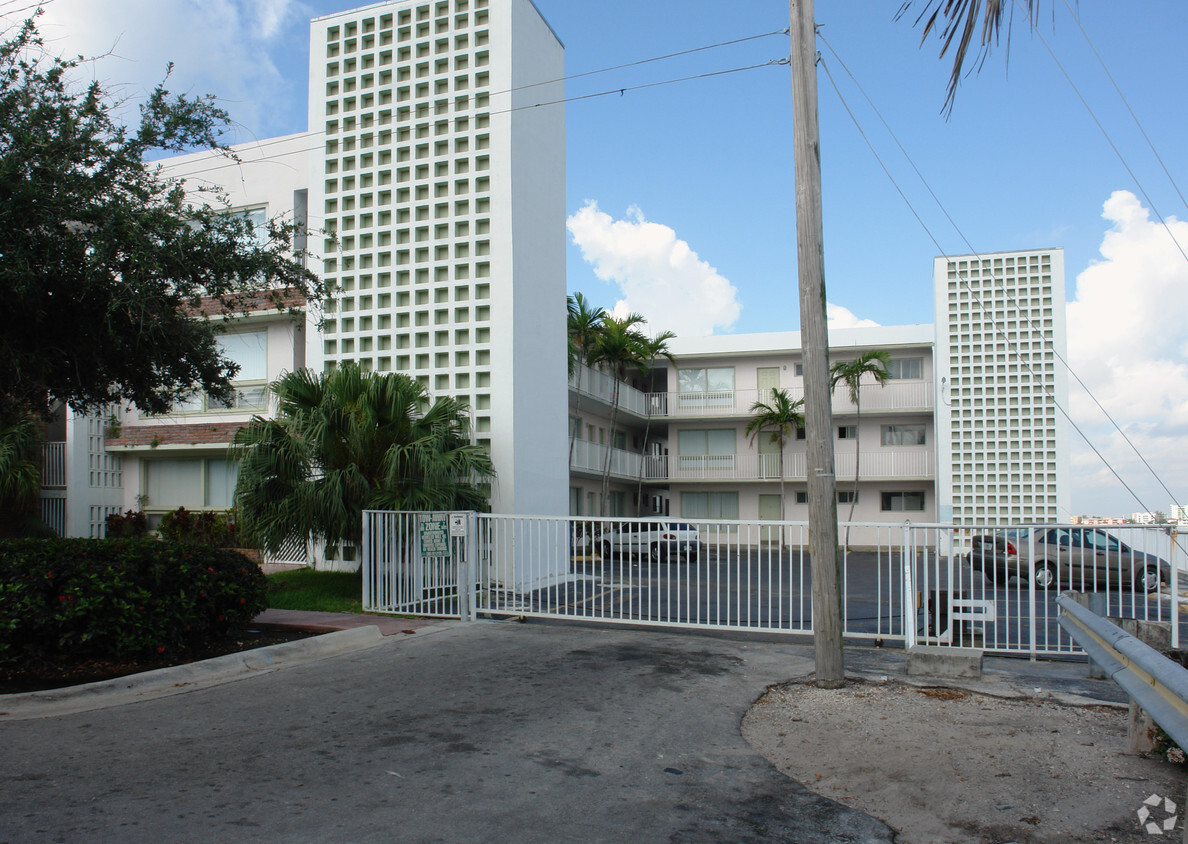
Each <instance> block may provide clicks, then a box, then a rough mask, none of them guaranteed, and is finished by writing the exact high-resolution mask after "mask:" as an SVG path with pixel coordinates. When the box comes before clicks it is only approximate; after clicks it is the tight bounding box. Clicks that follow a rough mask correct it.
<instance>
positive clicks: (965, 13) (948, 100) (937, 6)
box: [895, 0, 1040, 115]
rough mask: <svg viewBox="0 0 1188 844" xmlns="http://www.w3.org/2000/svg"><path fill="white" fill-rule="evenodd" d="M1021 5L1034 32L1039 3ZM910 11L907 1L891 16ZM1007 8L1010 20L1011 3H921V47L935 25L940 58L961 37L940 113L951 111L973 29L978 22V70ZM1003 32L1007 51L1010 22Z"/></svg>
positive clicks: (965, 0) (996, 0) (997, 0)
mask: <svg viewBox="0 0 1188 844" xmlns="http://www.w3.org/2000/svg"><path fill="white" fill-rule="evenodd" d="M1025 2H1026V5H1027V23H1028V25H1029V26H1030V27H1031V28H1033V29H1034V28H1035V27H1036V25H1037V24H1038V23H1039V7H1040V4H1039V0H1025ZM983 6H984V7H985V8H984V9H983ZM910 7H911V0H907V2H905V3H903V5H902V6H900V9H899V11H898V12H897V13H896V15H895V17H896V19H898V18H900V17H901V16H902V15H903V14H904V13H905V12H906V11H907V10H908V9H909V8H910ZM1007 7H1009V8H1010V9H1011V14H1012V17H1013V15H1014V10H1015V4H1014V3H1012V2H1011V0H958V2H954V0H924V10H923V11H922V12H920V14H919V16H918V17H917V18H916V24H920V23H921V22H923V24H924V34H923V35H922V36H920V43H921V44H923V43H924V42H925V41H926V40H927V39H928V35H929V33H930V32H932V31H933V30H934V29H936V28H937V24H938V22H939V23H940V30H939V32H938V37H939V38H940V40H941V51H940V55H941V57H942V58H943V57H944V55H945V53H947V52H948V50H949V47H951V46H952V45H953V40H954V39H955V38H956V37H957V34H958V32H960V33H961V39H960V40H959V41H958V42H957V48H956V49H955V50H954V51H953V69H952V71H951V72H950V74H949V87H948V91H947V94H946V96H945V104H944V109H943V110H944V113H945V114H946V115H948V114H950V113H951V112H952V110H953V103H954V101H955V100H956V98H957V84H958V83H959V82H960V81H961V69H962V67H963V66H964V65H965V56H966V53H967V52H968V50H969V45H970V44H971V43H972V41H973V34H974V30H975V29H977V26H978V22H979V21H981V25H982V35H981V39H980V45H979V52H980V53H981V58H980V60H979V61H978V65H977V66H978V68H981V66H982V63H983V62H984V61H985V60H986V58H987V56H989V55H990V50H991V48H992V47H993V46H994V45H995V44H997V43H998V35H999V32H1000V31H1001V30H1002V20H1003V12H1004V11H1005V9H1006V8H1007ZM1007 30H1008V33H1007V50H1008V51H1009V50H1010V21H1008V22H1007Z"/></svg>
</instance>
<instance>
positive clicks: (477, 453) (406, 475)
mask: <svg viewBox="0 0 1188 844" xmlns="http://www.w3.org/2000/svg"><path fill="white" fill-rule="evenodd" d="M270 389H271V390H272V392H273V393H275V394H276V396H277V399H278V407H277V416H276V418H275V419H264V418H263V417H260V416H255V417H253V418H252V420H251V421H250V422H249V423H248V424H247V425H246V426H245V427H243V428H241V429H240V430H239V432H238V433H237V434H236V435H235V445H234V450H235V453H236V455H237V456H238V458H239V460H240V465H239V483H238V485H237V487H236V490H235V503H236V507H237V508H238V510H239V518H240V523H241V524H240V527H241V529H242V530H244V531H245V533H246V535H247V536H248V537H249V538H251V539H253V540H255V541H256V542H258V543H259V544H260V545H261V547H263V548H264V549H265V550H267V551H271V552H276V551H278V550H279V549H280V547H281V546H282V545H283V544H284V543H285V542H286V541H287V540H290V539H294V538H297V539H302V540H304V539H305V538H306V536H307V535H312V537H313V538H315V539H321V540H325V541H326V543H327V544H328V545H335V544H337V543H347V544H354V545H355V546H356V547H357V546H358V544H359V543H360V542H361V541H362V512H363V510H365V509H381V510H485V509H487V508H488V506H489V504H488V486H489V484H490V482H491V481H492V480H494V477H495V469H494V466H493V464H492V463H491V458H490V455H488V454H487V452H486V450H485V449H484V448H482V447H481V446H478V445H475V444H473V443H472V442H471V440H470V416H469V412H468V408H467V405H466V402H464V401H462V400H460V399H456V398H439V399H438V400H437V401H435V402H433V404H432V405H430V404H429V395H428V393H427V392H426V390H425V388H424V387H422V386H421V385H420V384H418V383H417V382H416V381H413V380H412V379H411V378H408V377H407V376H405V375H400V374H397V373H384V374H380V373H373V372H365V371H363V370H362V369H360V368H359V367H358V366H356V365H354V364H347V365H344V366H342V367H341V368H339V369H336V370H333V371H331V372H325V373H315V372H313V371H311V370H308V369H300V370H296V371H294V372H290V373H288V374H286V375H284V376H282V377H281V378H280V379H279V380H278V381H276V382H275V383H273V384H272V385H271V386H270Z"/></svg>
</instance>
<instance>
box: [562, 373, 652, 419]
mask: <svg viewBox="0 0 1188 844" xmlns="http://www.w3.org/2000/svg"><path fill="white" fill-rule="evenodd" d="M579 373H580V377H581V386H580V389H579V386H578V377H579ZM616 385H617V386H618V389H619V410H624V411H627V412H629V413H634V414H635V415H637V416H645V415H647V409H646V408H647V404H648V402H647V397H646V396H645V395H644V393H642V392H640V391H639V390H637V389H635V388H634V387H632V386H631V385H629V384H624V383H623V382H622V381H619V380H618V379H617V378H614V377H613V376H611V375H608V374H607V373H605V372H602V371H601V370H598V369H594V368H593V367H589V366H586V365H585V364H579V366H578V368H577V370H575V371H574V374H573V375H571V376H569V386H570V388H571V389H574V390H577V391H578V392H579V393H581V394H582V395H587V396H591V397H593V398H596V399H599V400H600V401H604V402H606V403H607V404H611V403H613V401H614V397H615V387H616Z"/></svg>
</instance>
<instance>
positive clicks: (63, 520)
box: [46, 0, 566, 536]
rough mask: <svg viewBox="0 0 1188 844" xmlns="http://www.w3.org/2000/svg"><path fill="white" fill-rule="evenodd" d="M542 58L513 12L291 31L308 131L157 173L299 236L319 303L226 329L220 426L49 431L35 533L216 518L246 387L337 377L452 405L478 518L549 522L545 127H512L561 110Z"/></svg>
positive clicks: (560, 412)
mask: <svg viewBox="0 0 1188 844" xmlns="http://www.w3.org/2000/svg"><path fill="white" fill-rule="evenodd" d="M563 57H564V50H563V47H562V45H561V43H560V41H559V40H558V38H557V37H556V35H555V34H554V33H553V31H552V30H551V29H550V28H549V26H548V24H547V23H546V22H545V21H544V19H543V18H542V17H541V16H540V14H539V12H538V11H537V9H536V7H535V6H534V5H533V4H532V2H531V0H435V2H425V0H419V2H418V0H393V1H392V2H382V3H376V4H373V5H369V6H366V7H363V8H359V9H353V10H350V11H346V12H342V13H338V14H333V15H327V16H324V17H320V18H315V19H314V20H312V21H311V23H310V72H309V79H310V87H309V90H310V97H309V131H307V132H305V133H300V134H296V135H292V136H288V137H283V138H274V139H267V140H263V141H259V142H256V143H250V144H243V145H239V146H237V147H236V148H235V150H234V151H235V153H236V155H237V157H238V161H234V160H230V159H228V158H226V157H223V156H220V155H214V154H211V153H208V152H203V153H196V154H192V155H185V156H178V157H175V158H171V159H168V160H167V161H165V162H162V167H163V170H164V174H165V175H167V176H184V177H186V178H187V180H188V183H189V185H190V186H191V187H192V188H197V187H198V186H200V185H217V186H218V187H219V188H220V189H221V191H222V192H223V193H225V194H226V195H227V196H228V197H229V202H230V207H229V209H228V210H229V212H230V213H244V214H248V215H250V216H252V217H253V218H258V219H259V220H260V222H261V223H263V221H264V220H266V219H267V218H270V217H273V216H276V215H278V214H281V215H285V216H286V217H289V218H291V219H296V220H297V221H298V222H301V223H308V225H309V231H310V235H309V240H308V243H300V244H298V245H299V246H306V245H307V246H308V247H309V249H310V251H311V253H312V256H313V257H312V260H313V262H314V263H313V268H314V269H315V270H316V271H319V272H320V273H321V274H322V275H323V277H324V279H325V280H326V281H328V282H331V283H332V284H333V285H334V286H335V287H336V288H337V291H338V292H337V294H336V295H335V296H334V298H332V299H331V300H329V301H327V302H325V303H310V305H309V307H308V310H307V316H306V321H305V322H304V323H301V322H296V323H295V322H294V321H293V320H292V319H291V317H289V315H288V314H284V313H279V312H276V311H260V312H258V313H255V314H253V315H252V316H251V317H249V318H247V319H246V320H242V321H239V320H237V321H236V323H235V325H234V326H233V327H231V328H229V329H228V333H227V334H226V335H225V336H224V345H225V348H226V349H227V350H228V352H229V353H231V354H232V355H233V356H234V357H235V358H236V360H237V361H238V362H239V363H240V364H241V366H243V369H242V371H241V373H240V376H239V377H240V381H241V383H237V384H236V386H237V388H238V390H239V392H238V393H237V400H236V402H235V405H234V406H233V407H232V408H221V407H217V406H215V405H214V404H213V403H209V402H207V401H206V400H205V399H204V398H203V397H198V398H197V399H195V401H194V402H191V403H188V404H187V405H186V406H184V407H178V408H177V410H176V412H174V413H171V414H169V415H168V416H166V417H158V418H141V416H140V415H139V414H138V413H137V412H136V411H135V409H133V410H132V411H131V412H129V413H128V414H126V415H124V414H122V413H121V414H120V415H122V416H124V418H122V419H121V420H120V424H119V425H118V426H111V425H106V424H104V423H103V422H95V423H88V422H87V421H86V420H84V419H79V420H73V421H72V422H71V424H70V425H65V424H63V425H60V426H59V427H60V428H62V429H63V430H62V433H61V434H60V435H55V436H60V437H61V439H60V440H59V442H65V441H68V440H74V441H76V442H75V445H72V446H69V447H68V446H65V445H61V446H58V447H56V448H52V449H50V452H48V453H50V454H51V458H50V462H51V463H53V464H54V465H53V466H47V468H48V469H52V471H50V472H47V476H53V477H54V479H55V480H57V479H58V478H57V476H61V482H60V483H58V484H56V485H55V486H54V488H53V496H54V497H55V500H54V501H53V502H52V503H51V504H49V505H47V508H48V509H47V510H46V512H47V515H50V516H53V517H54V526H55V528H56V529H58V530H59V532H61V533H64V534H68V535H82V536H87V535H90V536H97V535H101V531H102V524H103V517H104V516H105V515H106V513H108V512H111V511H113V510H118V509H138V508H141V507H143V508H144V509H145V510H147V511H148V512H149V513H150V515H154V514H159V513H161V512H164V511H166V510H169V509H173V508H175V507H177V506H179V505H184V506H186V507H211V508H220V507H226V506H228V505H229V504H230V497H229V496H230V490H233V488H234V471H233V470H234V467H233V465H232V464H230V463H229V462H228V460H227V455H226V447H227V445H228V444H229V443H230V441H231V438H232V437H233V436H234V431H235V430H236V429H237V428H238V427H239V426H240V425H242V424H243V423H244V422H245V421H246V420H247V419H249V418H250V416H251V415H252V414H253V413H259V412H267V411H268V401H267V393H266V391H265V390H264V389H263V387H264V385H266V384H267V383H268V381H270V380H273V379H275V378H276V377H278V376H279V375H280V374H282V373H283V372H285V371H288V370H291V369H293V368H296V367H301V366H306V365H308V366H311V367H314V368H333V367H335V366H338V365H340V364H341V363H343V362H345V361H353V362H357V363H358V364H359V365H360V366H362V367H363V368H365V369H371V370H375V371H379V372H387V371H392V372H403V373H405V374H407V375H409V376H411V377H413V378H416V379H417V380H418V381H420V382H421V383H422V384H423V385H425V386H426V387H427V388H428V389H429V391H430V394H431V395H432V396H435V397H436V396H447V395H448V396H457V397H460V398H464V399H466V400H467V402H468V403H469V405H470V407H471V410H472V419H473V428H474V431H475V436H476V439H477V440H478V441H479V442H481V443H483V444H485V445H486V446H487V447H488V448H489V449H490V451H491V454H492V458H493V460H494V462H495V467H496V471H497V473H498V478H497V481H496V483H495V485H494V487H493V498H492V506H493V509H494V510H495V512H504V513H513V512H518V513H540V514H550V513H555V514H562V513H563V510H564V502H565V487H566V479H565V473H564V472H559V471H557V467H558V466H564V461H565V457H564V454H565V447H566V442H565V402H566V394H565V358H564V355H563V354H562V353H560V352H558V350H563V349H564V346H565V333H564V324H563V323H560V322H558V321H557V320H556V319H554V315H555V313H557V312H558V310H559V309H560V308H561V307H562V305H563V304H564V301H565V238H566V234H565V137H564V106H563V105H554V106H549V107H545V108H526V106H532V105H535V104H536V103H538V102H541V101H549V102H553V101H558V100H561V99H563V87H564V85H563V82H561V81H560V80H561V79H562V77H563V76H564V60H563ZM513 235H514V237H513ZM323 318H324V322H322V323H321V324H319V320H320V319H323ZM88 425H90V427H96V426H98V427H96V430H97V431H99V433H98V435H97V438H96V436H91V437H90V439H86V437H87V436H88V434H87V426H88ZM104 433H106V434H107V435H108V436H106V437H104V436H103V434H104ZM83 442H86V443H88V445H87V448H89V449H90V451H89V452H87V453H86V454H83V453H82V452H79V454H78V455H75V454H74V453H75V452H76V451H79V450H80V449H81V448H82V447H83V446H82V445H81V443H83ZM91 452H94V453H93V454H92V453H91ZM53 454H58V455H59V456H57V457H54V456H53ZM66 455H72V456H73V459H72V460H70V461H69V462H68V461H67V460H66ZM96 460H99V461H100V462H103V461H107V462H108V463H110V464H112V466H113V467H114V468H112V469H111V471H109V472H108V475H104V476H102V477H101V478H100V480H104V479H106V481H110V482H109V483H106V486H103V487H101V489H103V490H104V492H103V495H102V498H103V500H102V502H101V503H99V504H95V501H96V500H97V497H98V496H99V492H98V491H97V490H99V489H100V487H96V486H95V485H94V482H90V483H89V482H88V480H89V479H88V476H87V474H86V472H87V471H88V469H84V468H83V467H84V466H89V465H90V464H94V463H95V461H96ZM92 474H93V473H92ZM112 478H114V479H116V480H111V479H112ZM116 481H118V483H117V482H116ZM74 505H77V506H78V507H79V508H82V509H80V510H79V511H78V513H77V514H74V515H72V513H73V511H72V510H71V507H72V506H74ZM96 507H98V509H96ZM92 511H94V512H92Z"/></svg>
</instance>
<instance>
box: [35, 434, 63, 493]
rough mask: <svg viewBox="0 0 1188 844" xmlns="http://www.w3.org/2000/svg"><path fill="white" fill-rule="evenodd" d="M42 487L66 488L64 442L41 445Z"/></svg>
mask: <svg viewBox="0 0 1188 844" xmlns="http://www.w3.org/2000/svg"><path fill="white" fill-rule="evenodd" d="M41 486H42V489H65V488H66V443H64V442H53V443H43V444H42V446H41Z"/></svg>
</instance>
